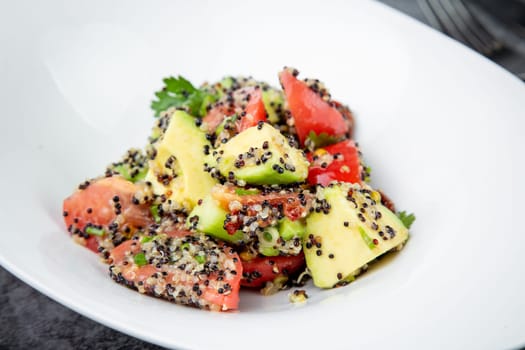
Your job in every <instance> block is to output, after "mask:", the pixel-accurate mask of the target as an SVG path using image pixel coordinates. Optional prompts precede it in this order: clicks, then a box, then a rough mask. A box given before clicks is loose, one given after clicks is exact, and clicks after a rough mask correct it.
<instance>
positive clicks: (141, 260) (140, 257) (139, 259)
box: [133, 253, 148, 266]
mask: <svg viewBox="0 0 525 350" xmlns="http://www.w3.org/2000/svg"><path fill="white" fill-rule="evenodd" d="M133 261H135V264H137V265H138V266H144V265H147V263H148V261H147V260H146V256H145V255H144V253H138V254H137V255H135V256H134V257H133Z"/></svg>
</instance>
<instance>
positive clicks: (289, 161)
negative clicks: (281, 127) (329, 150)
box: [210, 123, 309, 185]
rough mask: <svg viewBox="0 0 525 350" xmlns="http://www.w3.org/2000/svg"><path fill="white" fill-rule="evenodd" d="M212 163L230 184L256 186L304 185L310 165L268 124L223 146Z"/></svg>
mask: <svg viewBox="0 0 525 350" xmlns="http://www.w3.org/2000/svg"><path fill="white" fill-rule="evenodd" d="M210 163H211V164H214V166H216V167H217V169H218V170H219V172H220V173H221V174H222V175H223V176H225V177H226V178H228V179H229V180H234V179H235V180H241V181H243V182H245V183H248V184H256V185H271V184H289V183H294V182H301V181H304V180H305V179H306V176H307V175H308V165H309V164H308V161H307V160H306V157H305V156H304V153H303V152H302V151H301V150H299V149H297V148H294V147H292V146H290V144H289V143H288V140H287V139H286V138H285V137H284V136H283V135H282V134H281V133H280V132H279V131H278V130H277V129H275V128H274V127H273V126H271V125H269V124H267V123H260V124H259V125H257V126H253V127H251V128H248V129H246V130H244V131H243V132H241V133H239V134H238V135H236V136H234V137H232V138H231V139H230V140H229V141H228V142H226V143H224V144H222V145H221V146H220V147H219V148H218V149H217V151H216V152H214V158H213V159H212V160H211V161H210ZM232 177H233V179H232Z"/></svg>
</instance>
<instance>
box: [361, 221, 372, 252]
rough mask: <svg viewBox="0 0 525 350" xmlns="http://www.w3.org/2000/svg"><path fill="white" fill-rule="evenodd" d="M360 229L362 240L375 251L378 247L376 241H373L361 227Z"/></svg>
mask: <svg viewBox="0 0 525 350" xmlns="http://www.w3.org/2000/svg"><path fill="white" fill-rule="evenodd" d="M358 229H359V233H360V234H361V238H362V239H363V241H364V242H365V244H366V245H367V246H368V248H370V249H374V248H375V247H376V245H375V244H374V241H373V240H372V238H370V236H369V235H367V234H366V231H365V229H364V228H362V227H361V226H359V227H358Z"/></svg>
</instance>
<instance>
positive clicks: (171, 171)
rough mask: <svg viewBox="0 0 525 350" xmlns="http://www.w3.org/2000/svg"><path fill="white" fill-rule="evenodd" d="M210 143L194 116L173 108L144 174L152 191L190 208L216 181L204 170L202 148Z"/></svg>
mask: <svg viewBox="0 0 525 350" xmlns="http://www.w3.org/2000/svg"><path fill="white" fill-rule="evenodd" d="M210 147H211V145H210V142H209V141H208V140H207V139H206V134H205V132H204V131H202V130H201V129H200V128H199V127H198V126H197V125H196V123H195V118H193V117H192V116H191V115H189V114H188V113H186V112H183V111H179V110H177V111H174V112H173V114H172V115H171V117H170V120H169V124H168V126H167V129H166V131H165V132H164V134H163V135H162V136H161V137H160V138H159V139H158V140H157V141H156V142H155V143H154V144H153V149H154V150H153V156H152V158H153V159H152V160H150V161H149V170H148V173H147V174H146V178H145V180H146V181H149V182H151V184H152V190H153V193H154V194H156V195H159V196H160V195H164V196H165V197H166V198H167V199H172V200H173V201H174V202H176V203H179V204H180V205H181V206H182V207H184V208H186V209H189V210H191V209H192V208H193V207H194V206H195V205H196V204H197V202H198V200H199V199H202V198H204V197H205V196H206V195H207V194H208V193H209V192H210V190H211V188H212V187H213V186H214V185H215V183H216V180H215V179H213V178H212V177H211V176H210V174H209V173H208V172H206V171H204V159H205V157H206V155H205V154H204V152H205V150H206V149H209V148H210Z"/></svg>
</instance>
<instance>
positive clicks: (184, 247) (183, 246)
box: [180, 243, 190, 250]
mask: <svg viewBox="0 0 525 350" xmlns="http://www.w3.org/2000/svg"><path fill="white" fill-rule="evenodd" d="M184 249H188V250H189V249H190V244H189V243H183V244H182V245H181V246H180V250H184Z"/></svg>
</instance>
